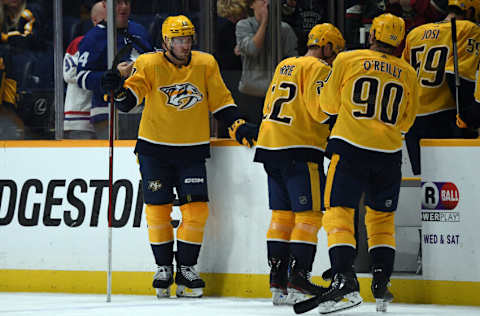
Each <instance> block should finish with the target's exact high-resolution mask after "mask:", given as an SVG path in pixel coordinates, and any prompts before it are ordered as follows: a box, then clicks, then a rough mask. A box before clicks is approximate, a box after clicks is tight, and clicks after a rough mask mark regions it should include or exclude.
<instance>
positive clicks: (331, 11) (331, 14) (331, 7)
mask: <svg viewBox="0 0 480 316" xmlns="http://www.w3.org/2000/svg"><path fill="white" fill-rule="evenodd" d="M341 2H343V1H341ZM328 20H329V21H330V23H332V24H333V25H335V0H328Z"/></svg>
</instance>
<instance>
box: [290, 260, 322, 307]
mask: <svg viewBox="0 0 480 316" xmlns="http://www.w3.org/2000/svg"><path fill="white" fill-rule="evenodd" d="M310 278H311V275H310V272H309V271H306V270H304V269H298V270H293V271H291V273H290V277H289V278H288V283H287V291H288V298H287V304H289V305H293V304H295V303H298V302H301V301H304V300H306V299H308V298H310V297H312V296H315V295H317V296H319V295H322V294H323V293H325V292H326V291H327V289H326V288H324V287H322V286H320V285H317V284H314V283H312V282H311V281H310Z"/></svg>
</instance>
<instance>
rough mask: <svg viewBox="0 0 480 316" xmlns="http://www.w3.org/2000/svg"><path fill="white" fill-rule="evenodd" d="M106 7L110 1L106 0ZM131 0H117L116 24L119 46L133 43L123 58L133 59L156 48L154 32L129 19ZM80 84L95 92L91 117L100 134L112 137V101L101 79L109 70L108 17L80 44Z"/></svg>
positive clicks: (78, 82)
mask: <svg viewBox="0 0 480 316" xmlns="http://www.w3.org/2000/svg"><path fill="white" fill-rule="evenodd" d="M102 5H103V6H104V7H105V8H106V1H105V0H103V1H102ZM130 12H131V8H130V0H117V5H116V27H117V48H118V50H121V49H122V47H124V46H125V45H127V44H130V45H131V50H130V54H127V55H128V56H124V57H123V58H122V59H121V61H126V60H130V61H133V60H135V59H136V57H138V55H139V53H144V52H147V51H151V50H152V45H151V41H150V36H149V35H148V33H147V31H146V30H145V28H144V27H143V26H141V25H140V24H138V23H135V22H133V21H129V20H128V18H129V16H130ZM78 54H79V59H78V69H77V71H78V75H77V84H78V86H79V87H80V88H82V89H88V90H91V91H92V92H93V95H92V108H91V110H90V121H91V122H92V124H93V125H94V127H95V132H96V135H97V138H99V139H107V138H108V104H107V102H106V101H105V100H104V95H105V93H106V92H105V91H104V90H103V89H102V88H101V85H100V80H101V78H102V75H103V73H104V72H105V71H106V70H107V24H106V22H105V21H103V22H100V23H99V24H97V25H96V26H95V27H94V28H93V29H91V30H90V31H89V32H88V33H87V34H86V35H85V37H84V38H83V39H82V41H81V42H80V45H79V51H78Z"/></svg>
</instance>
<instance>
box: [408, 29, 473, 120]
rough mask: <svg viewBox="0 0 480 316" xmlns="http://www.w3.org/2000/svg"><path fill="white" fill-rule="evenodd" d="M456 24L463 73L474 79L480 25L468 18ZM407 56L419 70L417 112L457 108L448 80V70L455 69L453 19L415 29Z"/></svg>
mask: <svg viewBox="0 0 480 316" xmlns="http://www.w3.org/2000/svg"><path fill="white" fill-rule="evenodd" d="M456 27H457V49H458V70H459V75H460V77H461V78H463V79H465V80H467V81H472V82H473V81H475V74H476V72H477V67H478V63H479V60H480V54H479V47H480V27H479V26H477V25H476V24H474V23H473V22H470V21H466V20H461V21H457V22H456ZM403 59H405V60H406V61H407V62H408V63H410V64H411V65H412V66H413V67H414V68H415V70H416V71H417V77H418V78H417V80H418V83H419V87H418V95H419V103H418V113H417V116H424V115H429V114H434V113H438V112H441V111H445V110H450V109H455V100H454V97H453V96H452V93H451V91H450V89H449V87H448V84H447V82H446V80H445V73H454V66H453V48H452V26H451V23H450V22H447V21H442V22H438V23H429V24H425V25H421V26H418V27H416V28H415V29H413V30H412V31H411V32H410V33H409V34H408V36H407V39H406V42H405V49H404V51H403Z"/></svg>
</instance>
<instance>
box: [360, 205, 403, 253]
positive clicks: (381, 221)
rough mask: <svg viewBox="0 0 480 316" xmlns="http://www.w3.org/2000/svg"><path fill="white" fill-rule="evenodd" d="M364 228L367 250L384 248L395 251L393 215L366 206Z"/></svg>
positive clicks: (392, 213)
mask: <svg viewBox="0 0 480 316" xmlns="http://www.w3.org/2000/svg"><path fill="white" fill-rule="evenodd" d="M365 208H366V209H367V212H366V214H365V227H366V228H367V237H368V250H370V249H372V248H375V247H378V246H385V247H390V248H393V249H395V246H396V243H395V213H394V212H381V211H375V210H374V209H372V208H370V207H368V206H366V207H365Z"/></svg>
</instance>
